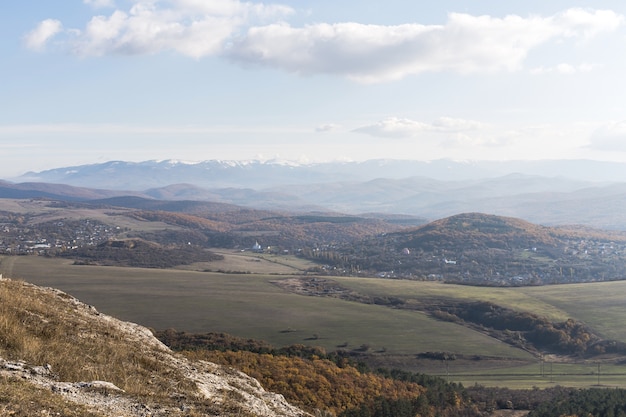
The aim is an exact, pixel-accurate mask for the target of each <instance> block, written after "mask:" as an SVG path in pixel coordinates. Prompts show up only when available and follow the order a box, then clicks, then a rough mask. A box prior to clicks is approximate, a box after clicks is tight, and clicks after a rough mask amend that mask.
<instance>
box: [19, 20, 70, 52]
mask: <svg viewBox="0 0 626 417" xmlns="http://www.w3.org/2000/svg"><path fill="white" fill-rule="evenodd" d="M62 30H63V24H62V23H61V22H60V21H58V20H54V19H46V20H44V21H42V22H41V23H39V25H37V27H36V28H35V29H33V30H32V31H31V32H29V33H27V34H26V36H24V43H25V44H26V47H27V48H29V49H33V50H41V49H43V48H44V47H45V46H46V44H47V43H48V41H49V40H50V39H52V38H53V37H54V36H55V35H57V34H58V33H59V32H61V31H62Z"/></svg>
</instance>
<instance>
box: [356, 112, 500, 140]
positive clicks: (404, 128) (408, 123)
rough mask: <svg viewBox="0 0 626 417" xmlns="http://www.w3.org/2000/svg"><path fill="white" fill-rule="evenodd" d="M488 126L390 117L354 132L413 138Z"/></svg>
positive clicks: (473, 129) (448, 119)
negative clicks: (427, 134)
mask: <svg viewBox="0 0 626 417" xmlns="http://www.w3.org/2000/svg"><path fill="white" fill-rule="evenodd" d="M487 127H488V125H486V124H484V123H480V122H476V121H473V120H465V119H455V118H451V117H440V118H438V119H436V120H435V121H434V122H433V123H423V122H419V121H415V120H411V119H406V118H399V117H388V118H386V119H384V120H382V121H380V122H378V123H375V124H373V125H369V126H363V127H359V128H357V129H354V132H358V133H365V134H368V135H371V136H378V137H389V138H411V137H417V136H420V135H422V134H425V133H444V134H457V133H458V134H462V133H463V132H470V131H477V130H481V129H486V128H487Z"/></svg>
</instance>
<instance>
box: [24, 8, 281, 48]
mask: <svg viewBox="0 0 626 417" xmlns="http://www.w3.org/2000/svg"><path fill="white" fill-rule="evenodd" d="M84 2H85V3H86V4H90V5H92V6H94V7H96V6H98V7H104V6H113V5H114V4H113V2H112V1H108V0H84ZM291 13H293V9H291V8H290V7H288V6H282V5H273V4H269V5H266V4H254V3H249V2H240V1H237V0H169V1H159V0H134V1H132V6H131V7H130V8H129V9H128V10H121V9H116V10H114V11H113V12H112V13H111V14H109V15H97V16H94V17H92V18H91V20H89V21H88V22H87V23H86V25H85V27H84V28H82V29H71V30H68V31H67V33H68V36H67V37H66V39H65V45H66V46H67V47H68V49H70V50H71V51H72V52H73V53H75V54H77V55H81V56H102V55H111V54H123V55H141V54H154V53H159V52H163V51H176V52H178V53H180V54H182V55H186V56H189V57H193V58H201V57H205V56H210V55H218V54H221V52H222V51H223V48H224V45H225V44H226V43H227V41H228V39H229V38H230V37H231V36H232V35H233V34H234V33H236V32H238V31H239V30H241V28H242V27H247V26H250V25H253V24H263V23H266V22H267V21H268V20H269V21H276V20H280V19H282V18H284V17H285V16H287V15H289V14H291ZM50 22H51V21H44V22H42V23H41V24H40V25H39V26H38V27H37V28H36V29H35V30H33V32H31V33H30V34H28V35H27V46H28V47H29V48H31V49H42V48H43V47H44V46H45V44H46V41H47V40H48V39H49V38H50V37H51V36H53V35H55V34H57V33H58V32H59V31H60V27H61V24H60V22H58V21H54V22H57V24H58V26H56V27H55V28H56V31H55V32H52V31H51V30H50V29H51V25H50ZM46 28H47V29H48V32H45V31H44V29H46ZM46 34H47V36H44V35H46Z"/></svg>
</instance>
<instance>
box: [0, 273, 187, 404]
mask: <svg viewBox="0 0 626 417" xmlns="http://www.w3.org/2000/svg"><path fill="white" fill-rule="evenodd" d="M81 308H82V309H83V310H87V309H86V308H85V307H84V306H83V305H79V304H78V303H72V302H71V299H70V297H69V296H67V295H65V294H63V293H56V295H52V293H51V292H44V291H43V290H41V289H39V288H38V287H34V286H31V285H28V284H24V283H21V282H17V281H9V280H3V281H0V356H2V357H4V358H5V359H9V360H22V361H25V362H26V363H28V364H30V365H45V364H49V365H51V367H52V372H53V373H54V374H55V376H56V377H57V378H58V379H59V380H61V381H66V382H79V381H93V380H102V381H108V382H111V383H113V384H115V385H116V386H118V387H120V388H121V389H123V390H124V391H126V392H127V393H128V394H129V395H133V396H138V397H141V398H146V399H155V400H157V399H158V400H159V401H162V400H163V399H168V398H171V396H172V395H171V394H174V393H181V392H183V393H187V394H188V393H189V392H190V391H194V390H195V386H194V385H193V384H192V383H191V382H190V381H188V380H187V379H185V378H184V376H183V375H182V373H181V372H179V371H178V370H176V369H173V368H172V367H171V366H170V365H169V364H168V362H167V361H162V360H161V359H162V358H163V357H164V355H165V352H164V351H161V350H159V349H157V348H155V347H153V346H146V345H142V344H140V343H132V342H129V341H128V335H124V333H122V332H121V331H120V330H119V329H118V328H116V325H115V323H114V322H111V321H107V320H94V319H93V317H90V315H91V316H94V317H97V316H98V313H97V312H95V311H81ZM86 314H87V315H86Z"/></svg>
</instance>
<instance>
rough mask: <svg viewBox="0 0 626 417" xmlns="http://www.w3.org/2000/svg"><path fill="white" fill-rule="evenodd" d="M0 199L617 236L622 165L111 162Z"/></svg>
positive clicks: (3, 187) (10, 188) (63, 172)
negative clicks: (458, 222)
mask: <svg viewBox="0 0 626 417" xmlns="http://www.w3.org/2000/svg"><path fill="white" fill-rule="evenodd" d="M0 196H2V197H5V198H6V197H11V198H35V197H43V198H51V199H72V200H75V201H85V200H95V199H103V198H111V197H116V196H136V197H142V198H147V199H156V200H189V201H210V202H219V203H228V204H235V205H240V206H244V207H249V208H258V209H272V210H286V211H297V212H310V211H322V212H324V211H326V212H328V211H333V212H341V213H347V214H364V213H384V214H391V213H393V214H404V215H410V216H415V217H421V218H425V219H429V220H434V219H439V218H443V217H447V216H451V215H454V214H458V213H463V212H482V213H488V214H496V215H503V216H511V217H519V218H523V219H525V220H528V221H531V222H535V223H540V224H545V225H563V224H582V225H587V226H594V227H599V228H607V229H620V230H624V229H626V212H625V211H624V210H622V207H625V206H626V164H621V163H611V162H599V161H587V160H577V161H571V160H556V161H473V162H467V161H465V162H457V161H450V160H437V161H431V162H421V161H399V160H370V161H365V162H329V163H318V164H307V165H298V164H288V163H281V162H275V161H274V162H260V161H249V162H236V161H217V160H213V161H204V162H199V163H184V162H179V161H171V160H168V161H145V162H123V161H111V162H106V163H102V164H93V165H82V166H73V167H64V168H56V169H52V170H47V171H41V172H28V173H26V174H24V175H22V176H20V177H18V178H13V179H11V180H10V181H4V182H0Z"/></svg>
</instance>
